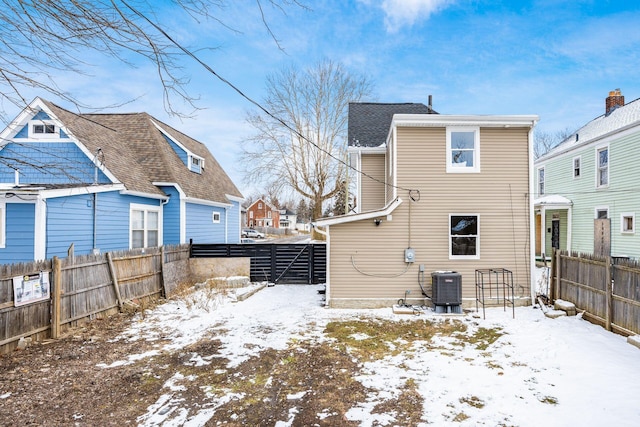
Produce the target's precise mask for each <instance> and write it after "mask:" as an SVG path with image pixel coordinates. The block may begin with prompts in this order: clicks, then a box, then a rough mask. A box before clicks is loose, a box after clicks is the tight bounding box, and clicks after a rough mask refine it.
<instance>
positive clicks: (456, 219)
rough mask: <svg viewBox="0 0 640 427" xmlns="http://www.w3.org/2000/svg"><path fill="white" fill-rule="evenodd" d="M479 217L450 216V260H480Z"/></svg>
mask: <svg viewBox="0 0 640 427" xmlns="http://www.w3.org/2000/svg"><path fill="white" fill-rule="evenodd" d="M478 223H479V217H478V215H466V214H462V215H449V258H452V259H453V258H469V259H478V258H480V244H479V233H478V230H479V224H478Z"/></svg>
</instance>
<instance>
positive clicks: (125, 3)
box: [121, 0, 419, 193]
mask: <svg viewBox="0 0 640 427" xmlns="http://www.w3.org/2000/svg"><path fill="white" fill-rule="evenodd" d="M121 1H122V3H123V4H124V5H125V6H126V7H128V8H129V9H130V10H131V11H132V12H133V13H135V14H136V15H138V16H139V17H140V18H142V19H144V20H145V21H146V22H148V23H149V25H151V26H152V27H154V28H155V29H156V30H157V31H158V32H160V34H162V35H163V36H164V37H165V38H166V39H167V40H169V41H170V42H171V43H172V44H173V45H175V46H176V47H177V48H178V49H180V50H181V51H182V52H184V53H185V54H187V55H188V56H190V57H191V58H192V59H193V60H194V61H196V62H197V63H198V64H200V65H201V66H203V67H204V68H205V69H206V70H207V71H208V72H210V73H211V74H213V75H214V76H215V77H216V78H218V79H219V80H220V81H222V82H223V83H224V84H226V85H227V86H229V87H231V88H232V89H233V90H234V91H236V92H237V93H238V94H239V95H240V96H241V97H243V98H244V99H246V100H247V101H249V102H250V103H252V104H253V105H255V106H256V107H257V108H258V109H260V110H261V111H262V112H264V113H265V114H266V115H267V116H269V117H271V118H272V119H274V120H276V121H277V122H278V123H280V124H281V125H282V126H284V127H285V128H287V129H288V130H289V131H291V132H293V133H294V134H295V135H296V136H298V137H299V138H301V139H302V140H304V141H306V142H308V143H309V144H311V145H312V146H314V147H315V148H316V149H318V150H320V151H322V152H324V153H325V154H327V155H328V156H329V157H331V158H332V159H334V160H335V161H337V162H339V163H342V164H343V165H345V166H346V167H347V168H349V169H351V170H353V171H355V172H356V173H358V174H360V175H362V176H365V177H367V178H369V179H372V180H373V181H376V182H378V183H380V184H383V185H385V186H387V187H391V188H396V189H398V190H404V191H408V192H410V193H415V192H419V190H412V189H409V188H404V187H401V186H397V185H393V184H390V183H388V182H385V181H382V180H380V179H378V178H376V177H374V176H371V175H369V174H368V173H366V172H363V171H361V170H359V169H357V168H355V167H353V166H351V164H349V163H347V162H346V161H344V160H342V159H340V158H338V157H336V156H335V155H334V154H332V153H331V152H329V151H327V150H325V149H324V148H322V147H320V146H319V145H318V144H316V143H315V142H313V141H312V140H310V139H309V138H307V137H306V136H304V135H303V134H302V133H300V132H299V131H298V130H296V129H294V128H293V127H292V126H290V125H289V124H288V123H287V122H285V121H284V120H283V119H281V118H280V117H278V116H276V115H275V114H273V113H272V112H271V111H269V110H267V109H266V108H265V107H264V106H263V105H262V104H260V103H259V102H257V101H255V100H254V99H253V98H251V97H250V96H248V95H246V94H245V93H244V92H243V91H242V90H241V89H240V88H238V87H237V86H236V85H234V84H233V83H232V82H230V81H229V80H227V79H226V78H224V77H222V76H221V75H220V74H218V73H217V72H216V71H215V70H214V69H213V68H211V67H210V66H209V65H208V64H207V63H205V62H204V61H202V60H201V59H200V58H199V57H198V56H197V55H196V54H194V53H193V52H192V51H191V50H189V49H187V48H186V47H184V46H182V45H181V44H180V43H178V42H177V41H176V40H174V39H173V37H171V36H170V35H169V34H168V33H167V32H166V31H165V30H164V29H163V28H162V27H161V26H160V25H158V24H156V23H155V22H153V21H152V20H150V19H149V18H148V17H147V16H146V15H145V14H143V13H142V12H140V11H139V10H137V9H135V8H134V7H132V6H131V5H129V4H128V3H127V2H126V1H124V0H121Z"/></svg>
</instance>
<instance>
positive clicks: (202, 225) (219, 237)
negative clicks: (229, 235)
mask: <svg viewBox="0 0 640 427" xmlns="http://www.w3.org/2000/svg"><path fill="white" fill-rule="evenodd" d="M186 210H187V214H186V215H187V240H193V242H194V243H226V242H225V227H226V224H225V213H224V208H219V207H212V206H206V205H198V204H195V203H187V209H186ZM213 212H218V213H219V214H220V223H215V224H214V223H213V221H212V215H213Z"/></svg>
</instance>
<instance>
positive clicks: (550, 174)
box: [535, 89, 640, 258]
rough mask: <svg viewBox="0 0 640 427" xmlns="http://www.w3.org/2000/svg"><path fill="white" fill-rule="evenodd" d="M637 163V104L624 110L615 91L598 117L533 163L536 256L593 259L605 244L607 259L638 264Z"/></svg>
mask: <svg viewBox="0 0 640 427" xmlns="http://www.w3.org/2000/svg"><path fill="white" fill-rule="evenodd" d="M638 163H640V99H636V100H634V101H632V102H630V103H628V104H626V105H625V103H624V96H623V95H622V93H621V92H620V90H619V89H617V90H614V91H611V92H610V93H609V96H608V97H607V98H606V99H605V113H604V114H603V115H601V116H599V117H597V118H595V119H593V120H592V121H590V122H589V123H587V124H586V125H584V126H583V127H581V128H580V129H578V130H577V131H576V132H575V133H574V134H573V135H571V136H570V137H568V138H567V139H565V140H564V141H563V142H562V143H560V144H559V145H558V146H556V147H555V148H553V149H552V150H550V151H549V152H548V153H547V154H545V155H543V156H541V157H540V158H539V159H537V160H536V162H535V167H536V172H535V193H536V194H535V198H536V199H535V212H536V233H535V238H536V240H535V241H536V255H537V256H541V255H542V254H543V253H544V254H545V256H547V257H549V256H550V255H551V252H552V248H554V247H555V248H559V249H565V250H571V251H577V252H585V253H594V252H599V251H596V250H595V249H596V247H601V246H598V245H599V244H600V243H602V242H603V241H605V242H607V241H608V244H607V245H606V246H607V248H609V247H610V250H607V251H606V252H610V254H611V255H613V256H627V257H632V258H640V233H638V232H637V230H636V227H637V225H636V214H640V187H639V186H638V182H639V181H640V169H638ZM602 219H605V220H606V219H608V221H604V223H605V228H602V227H603V225H602V223H603V221H596V220H602ZM607 254H609V253H607Z"/></svg>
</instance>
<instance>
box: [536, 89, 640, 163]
mask: <svg viewBox="0 0 640 427" xmlns="http://www.w3.org/2000/svg"><path fill="white" fill-rule="evenodd" d="M633 124H640V98H638V99H635V100H633V101H631V102H629V103H628V104H626V105H624V106H621V107H617V108H615V109H614V110H613V111H611V112H610V113H609V114H608V115H607V114H603V115H601V116H600V117H596V118H595V119H593V120H591V121H590V122H589V123H587V124H586V125H584V126H582V127H581V128H580V129H578V130H577V131H576V132H574V133H573V134H571V136H569V137H568V138H567V139H565V140H564V141H562V142H561V143H560V144H558V145H557V146H556V147H555V148H553V149H552V150H550V151H549V152H548V153H547V154H545V155H544V156H542V157H543V158H546V157H550V156H553V155H555V154H557V153H561V152H564V151H567V150H570V149H572V148H574V147H576V146H578V145H582V144H585V143H587V142H589V141H592V140H594V139H597V138H600V137H602V136H605V135H607V134H610V133H612V132H615V131H617V130H620V129H623V128H625V127H627V126H630V125H633ZM576 135H577V137H576Z"/></svg>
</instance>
